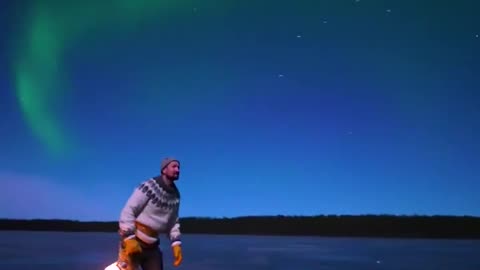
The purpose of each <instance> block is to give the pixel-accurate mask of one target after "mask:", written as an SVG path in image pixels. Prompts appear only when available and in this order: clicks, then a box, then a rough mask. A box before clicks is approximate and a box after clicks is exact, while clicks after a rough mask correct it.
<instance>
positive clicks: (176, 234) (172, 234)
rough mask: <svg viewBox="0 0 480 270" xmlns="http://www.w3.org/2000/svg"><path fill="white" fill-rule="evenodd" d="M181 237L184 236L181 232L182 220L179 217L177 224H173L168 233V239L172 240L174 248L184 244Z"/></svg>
mask: <svg viewBox="0 0 480 270" xmlns="http://www.w3.org/2000/svg"><path fill="white" fill-rule="evenodd" d="M181 236H182V233H181V232H180V219H179V218H178V217H177V219H176V220H175V223H174V224H173V226H172V227H171V228H170V230H169V232H168V238H169V239H170V243H171V245H172V247H173V246H176V245H181V244H182V242H181V241H180V237H181Z"/></svg>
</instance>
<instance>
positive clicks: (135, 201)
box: [119, 182, 149, 237]
mask: <svg viewBox="0 0 480 270" xmlns="http://www.w3.org/2000/svg"><path fill="white" fill-rule="evenodd" d="M148 190H149V185H148V182H145V183H142V184H141V185H140V186H138V187H137V188H136V189H135V190H134V191H133V193H132V194H131V195H130V198H128V200H127V202H126V204H125V206H124V207H123V209H122V211H121V213H120V220H119V227H120V234H122V236H124V237H127V236H130V235H133V234H135V220H136V218H137V216H138V215H139V214H140V212H141V211H142V209H143V208H144V207H145V204H146V203H147V202H148V199H149V197H148V196H147V191H148Z"/></svg>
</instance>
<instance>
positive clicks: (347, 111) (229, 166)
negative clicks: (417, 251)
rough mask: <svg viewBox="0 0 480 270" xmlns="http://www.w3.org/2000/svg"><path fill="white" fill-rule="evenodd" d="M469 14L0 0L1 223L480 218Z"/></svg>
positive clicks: (478, 42)
mask: <svg viewBox="0 0 480 270" xmlns="http://www.w3.org/2000/svg"><path fill="white" fill-rule="evenodd" d="M477 2H478V1H474V0H472V1H446V0H445V1H442V0H440V1H418V0H416V1H413V0H410V1H386V0H385V1H380V0H378V1H375V0H359V1H358V0H357V1H355V0H348V1H347V0H330V1H326V0H325V1H320V0H315V1H290V2H287V1H284V2H282V1H280V2H279V1H270V0H268V1H267V0H266V1H229V0H222V1H205V0H204V1H197V0H189V1H166V0H162V1H153V0H143V1H133V0H128V1H127V0H122V1H102V2H100V1H99V2H98V3H97V4H95V3H94V2H93V1H91V2H89V3H87V4H81V3H80V1H78V2H77V3H76V4H71V5H68V4H66V2H65V3H64V4H62V3H61V1H46V0H45V1H35V2H33V1H25V0H22V1H10V2H5V3H4V2H2V9H1V11H0V12H1V14H0V23H1V25H2V31H1V32H0V38H1V40H2V42H0V50H1V52H0V61H1V62H2V65H0V76H1V77H0V134H1V140H0V149H1V151H0V153H1V155H0V182H1V185H2V189H1V191H0V192H1V193H0V217H4V218H68V219H78V220H109V221H110V220H116V219H118V217H119V213H120V210H121V208H122V207H123V205H124V203H125V202H126V200H127V198H128V196H130V194H131V192H132V191H133V190H134V189H135V188H136V187H137V186H138V184H139V183H140V182H142V181H144V180H146V179H148V178H149V177H151V176H155V175H157V174H158V173H159V166H160V162H161V159H162V158H164V157H166V156H174V157H176V158H178V159H180V161H181V163H182V168H181V169H182V172H181V176H180V180H179V182H178V186H179V188H180V191H181V195H182V205H181V213H180V214H181V215H182V216H212V217H222V216H227V217H232V216H240V215H277V214H284V215H316V214H354V215H357V214H405V215H412V214H421V215H423V214H425V215H435V214H440V215H476V216H480V207H479V206H480V196H479V191H480V169H479V167H480V158H479V156H478V155H479V152H480V143H479V139H478V138H479V131H480V76H479V73H480V72H479V70H480V37H479V35H480V16H479V14H480V13H479V11H480V3H477ZM139 3H142V4H143V5H140V4H139Z"/></svg>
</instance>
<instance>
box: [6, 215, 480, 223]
mask: <svg viewBox="0 0 480 270" xmlns="http://www.w3.org/2000/svg"><path fill="white" fill-rule="evenodd" d="M368 216H369V217H428V218H435V217H437V218H439V217H447V218H480V216H476V215H467V214H463V215H461V214H457V215H454V214H317V215H300V214H299V215H294V214H290V215H286V214H276V215H275V214H269V215H238V216H201V215H199V216H184V217H180V220H182V219H241V218H279V217H281V218H316V217H368ZM0 220H14V221H73V222H118V220H86V219H85V220H84V219H72V218H47V217H43V218H42V217H37V218H9V217H0Z"/></svg>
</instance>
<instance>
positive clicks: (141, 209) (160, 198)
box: [119, 176, 181, 246]
mask: <svg viewBox="0 0 480 270" xmlns="http://www.w3.org/2000/svg"><path fill="white" fill-rule="evenodd" d="M179 206H180V193H179V191H178V189H177V187H176V186H175V185H172V186H171V187H170V186H167V185H166V184H165V183H164V182H163V180H162V178H161V177H160V176H158V177H154V178H150V179H149V180H146V181H144V182H142V183H141V184H140V185H139V186H138V187H137V188H136V189H135V190H134V191H133V193H132V195H131V196H130V198H129V199H128V200H127V202H126V204H125V206H124V208H123V209H122V211H121V214H120V220H119V226H120V230H122V231H124V232H126V234H127V235H132V236H133V235H136V236H137V237H138V238H139V239H140V240H142V241H144V242H145V243H149V244H152V243H155V242H156V241H157V240H158V237H157V238H153V237H151V236H148V235H146V234H144V233H142V232H141V231H140V230H136V226H135V221H138V222H140V223H142V224H144V225H147V226H149V227H150V228H152V229H153V230H155V231H157V232H158V234H162V233H165V234H166V235H167V236H168V238H169V239H170V241H171V244H172V246H173V245H177V244H181V242H180V236H181V233H180V222H179V214H178V213H179Z"/></svg>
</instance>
